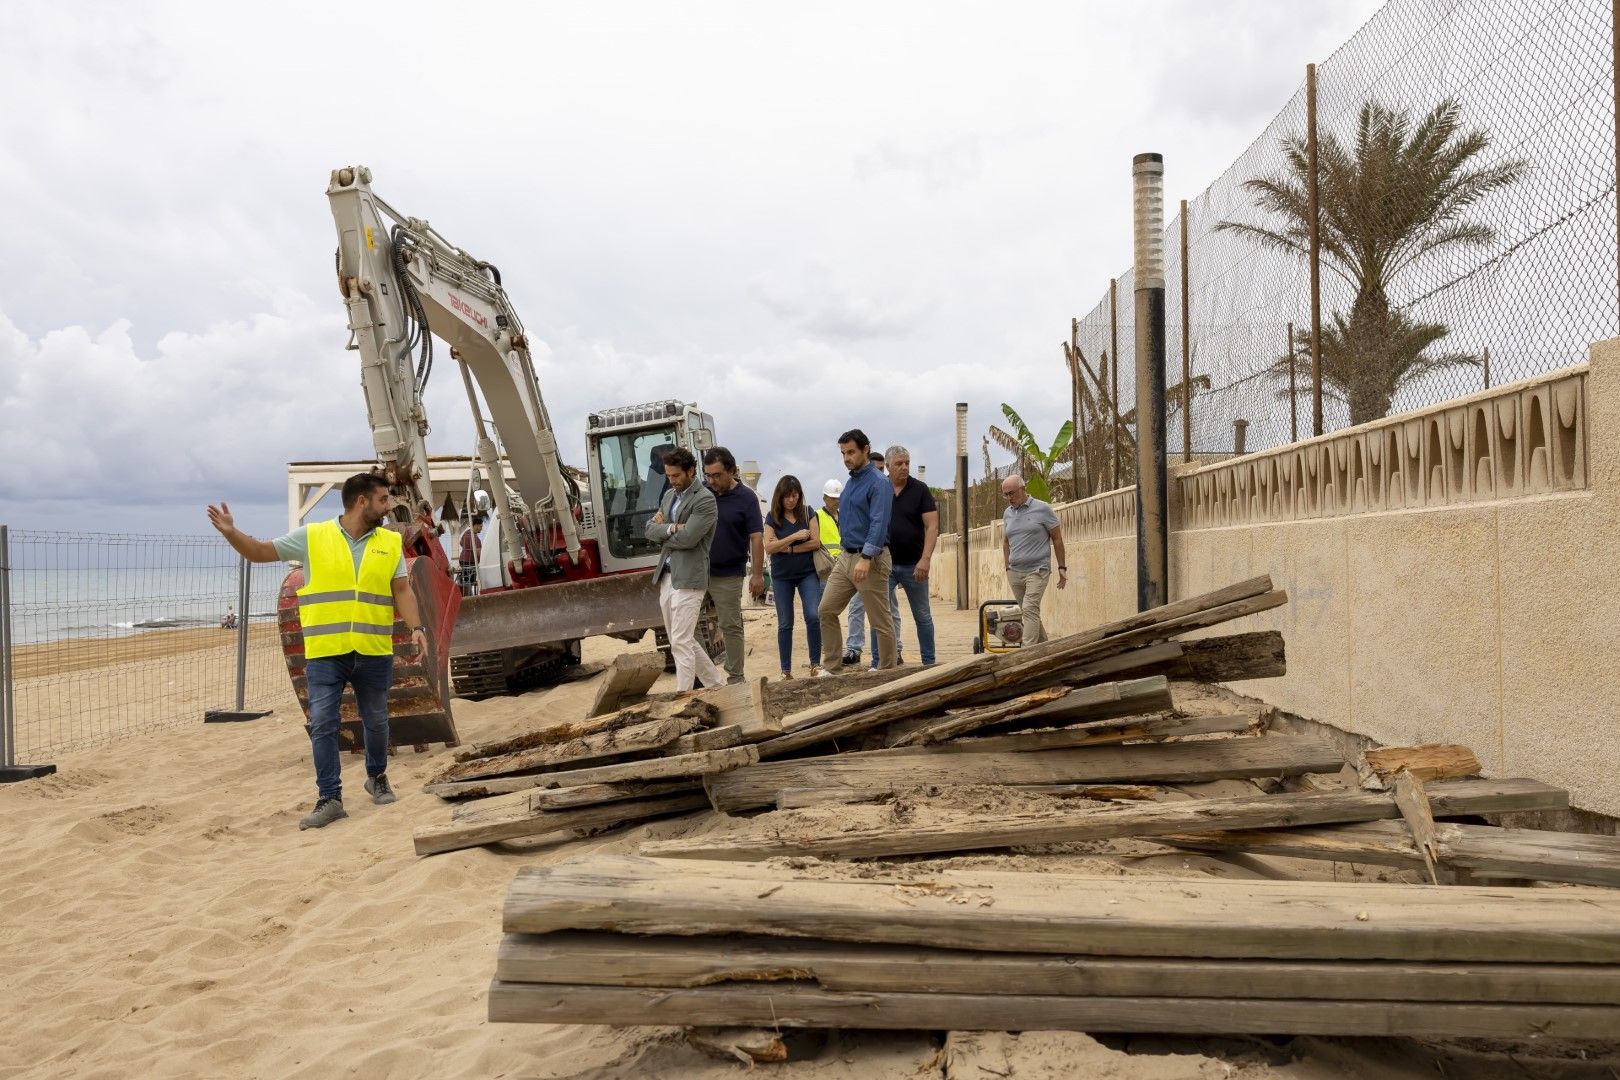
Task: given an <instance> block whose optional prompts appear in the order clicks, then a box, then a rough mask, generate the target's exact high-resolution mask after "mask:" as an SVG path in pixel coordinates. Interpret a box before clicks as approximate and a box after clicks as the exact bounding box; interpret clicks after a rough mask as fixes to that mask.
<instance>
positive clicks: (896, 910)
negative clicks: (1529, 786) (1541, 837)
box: [489, 856, 1620, 1039]
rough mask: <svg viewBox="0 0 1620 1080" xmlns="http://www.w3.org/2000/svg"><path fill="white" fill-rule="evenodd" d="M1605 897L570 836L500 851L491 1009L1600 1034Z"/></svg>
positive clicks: (1605, 976) (1612, 949)
mask: <svg viewBox="0 0 1620 1080" xmlns="http://www.w3.org/2000/svg"><path fill="white" fill-rule="evenodd" d="M1617 918H1620V894H1615V893H1610V892H1589V891H1576V892H1542V891H1534V890H1502V889H1486V888H1468V887H1463V888H1450V889H1447V888H1435V887H1430V886H1413V885H1380V884H1354V885H1350V884H1340V883H1332V882H1285V881H1259V882H1253V881H1221V880H1214V879H1197V880H1185V879H1175V878H1170V879H1166V878H1153V879H1131V878H1120V877H1115V876H1109V877H1088V876H1082V875H1071V874H1029V873H1008V872H1000V871H991V870H930V869H929V868H927V867H925V866H919V865H911V866H905V867H896V868H895V871H894V872H893V873H890V874H884V875H871V874H867V875H862V876H858V877H857V876H851V875H849V874H839V873H837V872H836V870H835V869H833V868H823V867H807V868H805V869H802V870H796V869H793V868H792V867H789V866H784V865H782V864H780V863H772V864H758V863H752V864H738V863H704V862H694V861H684V860H683V861H664V860H657V859H642V858H634V857H626V856H589V857H583V858H578V859H574V860H569V861H566V862H564V863H562V864H560V865H556V866H551V867H533V868H527V869H524V870H521V871H519V873H518V875H517V878H516V880H515V881H514V882H513V883H512V888H511V891H510V892H509V893H508V895H507V899H506V907H505V912H504V916H503V928H504V930H505V931H506V935H507V936H506V938H505V940H504V941H503V942H502V944H501V948H500V956H499V960H498V962H497V966H496V974H495V980H494V982H493V983H492V984H491V986H490V996H489V1014H490V1019H491V1020H495V1021H528V1022H538V1023H592V1024H603V1023H607V1024H691V1025H749V1024H763V1025H771V1026H774V1027H790V1028H791V1027H827V1026H836V1027H854V1028H860V1027H874V1028H893V1027H913V1028H925V1029H933V1030H949V1029H952V1028H970V1029H979V1030H983V1029H998V1028H1004V1029H1010V1030H1031V1029H1043V1028H1045V1029H1051V1028H1070V1029H1077V1030H1083V1031H1092V1032H1100V1031H1143V1030H1150V1031H1164V1032H1224V1033H1228V1034H1241V1033H1256V1034H1276V1033H1282V1032H1290V1033H1311V1034H1332V1035H1386V1036H1387V1035H1411V1036H1426V1037H1461V1036H1474V1037H1488V1038H1534V1037H1558V1038H1576V1039H1593V1038H1608V1037H1610V1036H1611V1035H1612V1032H1613V1025H1614V1024H1615V1022H1616V1021H1620V923H1617V922H1616V919H1617ZM737 935H747V936H743V937H738V936H737ZM1234 993H1240V994H1241V995H1242V997H1241V998H1239V999H1234V998H1233V997H1232V995H1233V994H1234Z"/></svg>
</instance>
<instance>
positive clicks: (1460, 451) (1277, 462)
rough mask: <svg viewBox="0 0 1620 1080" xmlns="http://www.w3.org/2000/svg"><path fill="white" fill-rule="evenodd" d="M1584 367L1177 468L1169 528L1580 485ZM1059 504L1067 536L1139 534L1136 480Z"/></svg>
mask: <svg viewBox="0 0 1620 1080" xmlns="http://www.w3.org/2000/svg"><path fill="white" fill-rule="evenodd" d="M1588 370H1589V367H1588V365H1586V364H1577V365H1575V366H1573V367H1567V368H1562V369H1560V370H1558V371H1550V372H1548V373H1546V374H1544V375H1537V376H1535V377H1533V378H1529V379H1521V380H1520V381H1518V382H1513V383H1505V384H1503V385H1502V386H1498V387H1493V388H1491V389H1489V390H1481V391H1479V392H1478V393H1475V394H1470V395H1469V396H1467V397H1462V398H1454V399H1453V400H1451V401H1447V402H1444V403H1443V404H1440V405H1431V406H1428V407H1427V408H1423V409H1415V410H1413V411H1412V412H1406V413H1399V414H1397V415H1395V416H1389V417H1385V418H1384V419H1382V420H1375V421H1372V422H1371V423H1367V424H1362V425H1360V426H1358V427H1353V428H1346V429H1344V430H1343V431H1335V432H1331V433H1329V434H1326V435H1320V436H1317V437H1315V438H1311V439H1306V440H1303V441H1301V442H1297V443H1290V444H1288V445H1287V446H1279V447H1276V448H1274V449H1271V450H1261V451H1258V452H1256V453H1253V454H1247V455H1245V456H1243V457H1240V458H1230V459H1228V460H1226V461H1222V462H1218V463H1216V464H1213V465H1203V466H1198V465H1179V464H1178V465H1173V466H1172V467H1171V479H1170V484H1171V491H1172V492H1173V493H1174V495H1173V497H1179V505H1172V507H1171V518H1172V526H1171V527H1172V528H1173V529H1177V530H1182V529H1218V528H1224V527H1227V526H1232V525H1250V524H1255V523H1258V522H1265V521H1300V520H1306V519H1310V518H1327V517H1345V516H1348V515H1351V514H1373V513H1381V512H1384V511H1390V510H1416V509H1424V508H1432V507H1442V506H1459V505H1466V504H1468V503H1482V502H1491V501H1494V500H1497V499H1512V498H1523V497H1527V496H1532V495H1545V494H1550V493H1554V492H1562V491H1581V490H1585V489H1586V488H1587V487H1588V480H1587V470H1586V445H1587V431H1586V376H1587V372H1588ZM1053 509H1054V510H1055V511H1056V512H1057V516H1058V521H1059V523H1060V524H1061V525H1062V526H1063V535H1064V538H1065V539H1077V540H1098V539H1104V538H1107V537H1113V536H1133V535H1135V533H1136V488H1135V486H1134V485H1133V486H1131V487H1124V488H1119V489H1118V490H1115V491H1105V492H1103V493H1102V494H1101V495H1094V496H1092V497H1091V498H1089V499H1082V500H1080V501H1079V502H1071V503H1063V504H1061V505H1059V506H1055V507H1053ZM1178 510H1179V512H1180V516H1179V522H1178V521H1176V514H1177V511H1178ZM953 535H954V534H953ZM943 541H944V538H943V537H942V538H941V549H942V550H943V549H944V546H945V545H944V543H943ZM971 542H972V544H973V546H974V547H975V548H977V547H978V546H979V545H981V544H995V545H999V544H1000V543H1001V526H1000V524H999V523H997V524H993V525H983V526H980V527H979V528H977V529H974V530H973V532H972V534H971ZM951 550H953V551H954V546H953V547H952V549H951Z"/></svg>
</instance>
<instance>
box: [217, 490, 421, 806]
mask: <svg viewBox="0 0 1620 1080" xmlns="http://www.w3.org/2000/svg"><path fill="white" fill-rule="evenodd" d="M389 502H390V496H389V494H388V482H387V481H386V480H384V479H383V478H382V477H380V476H377V475H376V474H374V473H358V474H356V475H354V476H351V477H349V478H348V479H347V480H345V481H344V482H343V514H342V516H340V517H337V518H333V519H332V520H331V521H322V522H318V523H316V524H314V525H304V526H300V527H299V528H297V529H294V530H293V531H292V532H290V533H288V534H286V535H285V536H279V537H277V538H276V539H275V540H273V541H271V540H256V539H254V538H253V537H251V536H249V535H247V534H246V533H244V532H243V531H242V530H240V529H238V528H237V527H236V523H235V521H234V520H233V518H232V517H231V508H230V507H229V506H227V505H226V504H225V503H223V502H222V503H220V504H219V505H218V506H217V507H216V506H210V507H209V508H208V520H209V522H210V523H211V524H212V525H213V526H214V528H216V529H218V530H219V531H220V533H221V534H222V535H223V536H224V537H225V539H226V540H227V541H228V542H229V543H230V545H231V547H233V548H235V549H236V550H237V552H238V553H240V554H241V555H242V557H243V558H245V559H247V560H249V561H250V562H276V561H277V560H282V561H286V562H301V563H303V564H304V585H303V588H301V589H299V590H298V620H299V622H300V623H301V624H302V625H303V636H304V671H305V675H306V676H307V678H308V681H309V741H310V746H311V748H312V750H313V752H314V756H315V787H316V799H315V809H314V810H312V811H310V813H308V814H307V815H305V816H304V818H303V819H302V820H301V821H299V823H298V827H299V828H300V829H319V828H323V827H325V826H327V825H330V824H331V823H332V822H334V821H337V820H338V819H340V818H345V817H348V816H349V815H348V814H347V813H346V812H345V811H344V809H343V776H342V757H341V755H340V753H339V751H338V737H337V736H338V705H339V703H340V702H341V701H342V700H343V689H344V687H345V686H352V687H353V688H354V699H355V702H356V704H357V705H358V706H359V711H360V722H361V727H362V728H363V730H364V732H365V743H366V791H367V792H368V793H369V794H370V795H371V801H372V802H374V803H377V804H379V805H382V804H385V803H391V802H393V801H394V789H393V787H392V786H391V785H390V784H389V782H388V774H387V771H386V770H387V768H388V690H389V688H390V687H391V686H392V685H393V681H394V609H395V608H396V607H397V608H398V609H399V612H400V614H401V615H402V616H404V619H405V625H407V626H409V627H411V644H412V645H414V646H415V647H416V649H417V651H418V652H419V653H420V652H425V651H426V649H427V627H425V626H423V625H421V622H422V620H421V616H420V614H419V613H418V611H417V607H416V597H415V595H414V594H413V593H412V592H411V589H410V585H409V584H408V582H407V579H406V577H405V557H404V551H403V539H402V538H401V536H400V534H399V533H397V532H395V531H393V530H392V529H387V528H381V527H380V526H381V525H382V522H383V519H384V518H386V517H387V515H388V508H389Z"/></svg>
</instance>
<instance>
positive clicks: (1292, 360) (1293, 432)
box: [1288, 323, 1299, 443]
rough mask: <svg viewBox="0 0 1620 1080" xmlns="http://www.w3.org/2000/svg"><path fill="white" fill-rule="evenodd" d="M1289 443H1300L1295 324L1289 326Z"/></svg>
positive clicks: (1297, 356)
mask: <svg viewBox="0 0 1620 1080" xmlns="http://www.w3.org/2000/svg"><path fill="white" fill-rule="evenodd" d="M1288 441H1289V442H1291V443H1296V442H1299V355H1298V354H1297V353H1296V352H1295V351H1294V324H1293V323H1289V324H1288Z"/></svg>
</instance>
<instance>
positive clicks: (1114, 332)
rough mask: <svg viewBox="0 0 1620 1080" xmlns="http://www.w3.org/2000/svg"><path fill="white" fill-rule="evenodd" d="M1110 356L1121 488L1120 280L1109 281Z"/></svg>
mask: <svg viewBox="0 0 1620 1080" xmlns="http://www.w3.org/2000/svg"><path fill="white" fill-rule="evenodd" d="M1108 355H1110V356H1112V357H1113V358H1114V381H1113V384H1112V385H1113V397H1114V426H1113V428H1112V429H1110V436H1109V442H1111V443H1113V444H1114V448H1113V458H1114V487H1115V489H1118V487H1119V428H1120V423H1119V279H1117V278H1109V279H1108Z"/></svg>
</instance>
